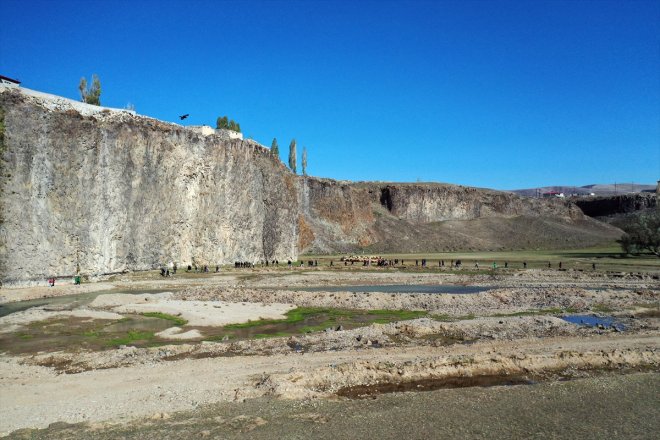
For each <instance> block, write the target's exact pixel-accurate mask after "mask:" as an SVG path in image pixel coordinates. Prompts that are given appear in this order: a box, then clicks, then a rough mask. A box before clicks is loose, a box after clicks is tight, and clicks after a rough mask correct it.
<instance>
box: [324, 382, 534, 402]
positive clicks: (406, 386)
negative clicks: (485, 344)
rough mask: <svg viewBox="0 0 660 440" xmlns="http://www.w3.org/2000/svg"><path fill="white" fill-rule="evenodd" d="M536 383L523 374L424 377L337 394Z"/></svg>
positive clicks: (368, 394) (351, 396)
mask: <svg viewBox="0 0 660 440" xmlns="http://www.w3.org/2000/svg"><path fill="white" fill-rule="evenodd" d="M535 383H536V382H534V381H532V380H530V379H528V378H526V377H522V376H472V377H447V378H442V379H422V380H416V381H411V382H399V383H392V382H390V383H379V384H376V385H357V386H352V387H344V388H341V389H340V390H339V391H337V395H338V396H341V397H348V398H349V399H365V398H369V397H375V396H377V395H379V394H385V393H403V392H408V391H435V390H441V389H449V388H468V387H493V386H511V385H533V384H535Z"/></svg>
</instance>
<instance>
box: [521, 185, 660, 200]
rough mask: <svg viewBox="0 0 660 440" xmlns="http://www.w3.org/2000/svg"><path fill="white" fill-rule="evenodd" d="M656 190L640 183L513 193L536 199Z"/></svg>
mask: <svg viewBox="0 0 660 440" xmlns="http://www.w3.org/2000/svg"><path fill="white" fill-rule="evenodd" d="M655 188H656V186H655V185H650V184H648V185H647V184H638V183H607V184H601V183H596V184H593V185H585V186H566V185H555V186H544V187H540V188H527V189H515V190H513V191H511V192H513V193H516V194H518V195H521V196H527V197H536V196H538V195H540V194H543V193H547V192H552V191H556V192H560V193H564V194H565V195H566V196H569V195H571V194H578V195H588V194H591V193H594V194H595V195H597V196H612V195H616V194H636V193H640V192H655Z"/></svg>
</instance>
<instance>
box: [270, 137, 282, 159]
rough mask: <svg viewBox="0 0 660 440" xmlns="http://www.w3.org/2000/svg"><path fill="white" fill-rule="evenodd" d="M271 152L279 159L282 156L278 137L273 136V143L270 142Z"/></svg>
mask: <svg viewBox="0 0 660 440" xmlns="http://www.w3.org/2000/svg"><path fill="white" fill-rule="evenodd" d="M270 154H272V155H273V156H275V157H277V158H278V159H279V158H280V146H279V145H277V138H273V143H272V144H270Z"/></svg>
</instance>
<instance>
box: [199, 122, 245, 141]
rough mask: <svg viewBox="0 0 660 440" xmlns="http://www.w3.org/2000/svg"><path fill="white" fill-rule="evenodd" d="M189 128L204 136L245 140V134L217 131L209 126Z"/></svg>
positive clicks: (219, 129) (220, 129)
mask: <svg viewBox="0 0 660 440" xmlns="http://www.w3.org/2000/svg"><path fill="white" fill-rule="evenodd" d="M187 128H188V129H189V130H192V131H194V132H195V133H199V134H201V135H202V136H210V135H219V136H220V137H221V138H222V139H241V140H242V139H243V133H239V132H237V131H232V130H226V129H224V128H217V129H216V128H213V127H211V126H209V125H189V126H188V127H187Z"/></svg>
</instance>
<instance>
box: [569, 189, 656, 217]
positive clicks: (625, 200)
mask: <svg viewBox="0 0 660 440" xmlns="http://www.w3.org/2000/svg"><path fill="white" fill-rule="evenodd" d="M575 204H576V205H577V206H579V207H580V209H581V210H582V211H583V212H584V213H585V214H586V215H588V216H590V217H605V216H608V215H614V214H629V213H632V212H635V211H643V210H645V209H649V208H656V207H657V196H656V194H650V193H642V194H620V195H617V196H607V197H583V198H579V199H577V200H576V201H575Z"/></svg>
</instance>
